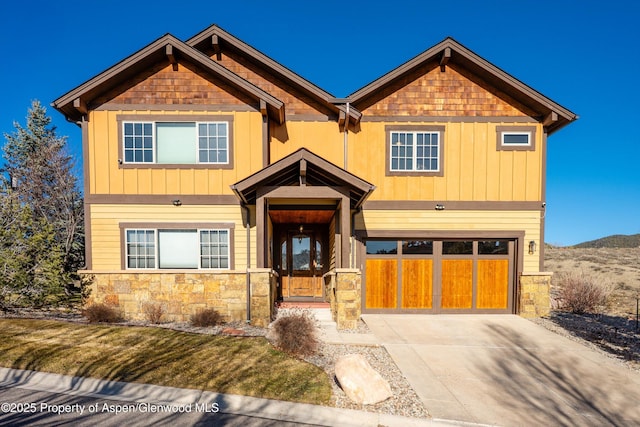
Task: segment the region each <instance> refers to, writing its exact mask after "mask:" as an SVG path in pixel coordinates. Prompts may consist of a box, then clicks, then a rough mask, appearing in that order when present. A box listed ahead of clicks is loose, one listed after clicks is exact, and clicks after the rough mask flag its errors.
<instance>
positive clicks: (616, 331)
mask: <svg viewBox="0 0 640 427" xmlns="http://www.w3.org/2000/svg"><path fill="white" fill-rule="evenodd" d="M531 321H532V322H534V323H536V324H538V325H540V326H543V327H544V328H546V329H548V330H550V331H552V332H555V333H557V334H559V335H562V336H564V337H567V338H569V339H571V340H574V341H577V342H579V343H581V344H582V345H584V346H586V347H589V348H591V349H594V350H596V351H598V352H600V353H602V354H604V355H605V356H607V357H610V358H613V359H615V360H617V361H618V362H620V363H621V364H623V365H624V366H626V367H627V368H629V369H632V370H635V371H640V330H637V329H636V325H635V319H627V318H624V317H620V316H608V315H605V314H575V313H567V312H562V311H554V312H552V313H551V314H550V315H549V316H548V317H544V318H537V319H531Z"/></svg>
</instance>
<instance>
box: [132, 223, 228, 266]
mask: <svg viewBox="0 0 640 427" xmlns="http://www.w3.org/2000/svg"><path fill="white" fill-rule="evenodd" d="M125 236H126V251H127V254H126V265H127V268H156V266H157V268H161V269H162V268H188V269H197V268H204V269H210V268H221V269H228V268H229V257H230V256H229V230H224V229H221V230H181V229H169V230H163V229H157V230H155V229H152V230H148V229H127V230H126V233H125Z"/></svg>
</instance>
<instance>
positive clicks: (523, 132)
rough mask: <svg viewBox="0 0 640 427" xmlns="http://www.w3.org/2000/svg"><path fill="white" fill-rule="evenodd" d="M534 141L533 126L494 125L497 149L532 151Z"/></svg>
mask: <svg viewBox="0 0 640 427" xmlns="http://www.w3.org/2000/svg"><path fill="white" fill-rule="evenodd" d="M535 141H536V127H535V126H496V149H497V150H498V151H502V150H506V151H533V150H535V149H536V147H535Z"/></svg>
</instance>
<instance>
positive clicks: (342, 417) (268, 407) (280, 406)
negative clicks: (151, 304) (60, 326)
mask: <svg viewBox="0 0 640 427" xmlns="http://www.w3.org/2000/svg"><path fill="white" fill-rule="evenodd" d="M0 387H19V388H24V389H28V390H35V391H44V392H50V393H60V394H66V395H72V396H85V397H95V398H104V399H114V398H115V399H117V400H123V401H129V402H142V403H157V404H163V403H165V404H174V405H181V404H182V405H184V404H198V405H212V404H213V403H217V405H218V407H219V409H220V412H221V413H225V414H234V415H245V416H255V417H260V418H266V419H271V420H280V421H288V422H299V423H304V424H315V425H322V426H338V425H339V426H347V427H349V426H354V427H355V426H372V427H378V426H388V427H394V426H398V427H402V426H407V427H413V426H416V427H418V426H452V425H468V424H465V423H462V424H461V423H460V422H456V421H448V420H435V419H422V418H410V417H403V416H399V415H388V414H379V413H374V412H365V411H357V410H352V409H342V408H333V407H328V406H320V405H312V404H307V403H292V402H284V401H279V400H272V399H263V398H255V397H248V396H239V395H232V394H223V393H214V392H209V391H203V390H193V389H181V388H175V387H162V386H156V385H150V384H141V383H125V382H119V381H109V380H100V379H95V378H84V377H74V376H69V375H59V374H51V373H46V372H37V371H26V370H19V369H9V368H0Z"/></svg>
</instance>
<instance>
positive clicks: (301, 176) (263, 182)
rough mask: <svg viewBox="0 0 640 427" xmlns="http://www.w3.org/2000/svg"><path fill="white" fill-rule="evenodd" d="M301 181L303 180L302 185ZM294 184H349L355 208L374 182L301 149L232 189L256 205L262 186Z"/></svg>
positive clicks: (369, 191)
mask: <svg viewBox="0 0 640 427" xmlns="http://www.w3.org/2000/svg"><path fill="white" fill-rule="evenodd" d="M301 182H304V183H302V184H301ZM293 185H309V186H326V187H346V188H347V189H348V190H349V197H350V199H351V202H350V204H351V208H352V209H355V208H357V207H358V206H361V205H362V203H364V201H365V200H366V199H367V197H369V194H371V192H372V191H373V190H374V189H375V188H376V187H375V185H373V184H371V183H369V182H367V181H365V180H363V179H361V178H358V177H357V176H355V175H353V174H352V173H349V172H347V171H346V170H344V169H342V168H340V167H338V166H336V165H334V164H333V163H331V162H329V161H327V160H325V159H323V158H322V157H320V156H318V155H316V154H314V153H312V152H311V151H309V150H307V149H306V148H301V149H299V150H297V151H295V152H293V153H291V154H289V155H288V156H287V157H284V158H282V159H280V160H278V161H277V162H275V163H272V164H271V165H269V166H267V167H265V168H264V169H261V170H260V171H258V172H256V173H254V174H253V175H250V176H248V177H247V178H245V179H243V180H242V181H239V182H237V183H235V184H233V185H232V186H231V189H232V190H233V192H234V193H235V194H236V195H237V196H238V197H239V198H240V200H242V201H243V202H244V203H247V204H251V205H252V204H255V203H256V197H257V190H258V188H260V187H276V186H277V187H282V186H293Z"/></svg>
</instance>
